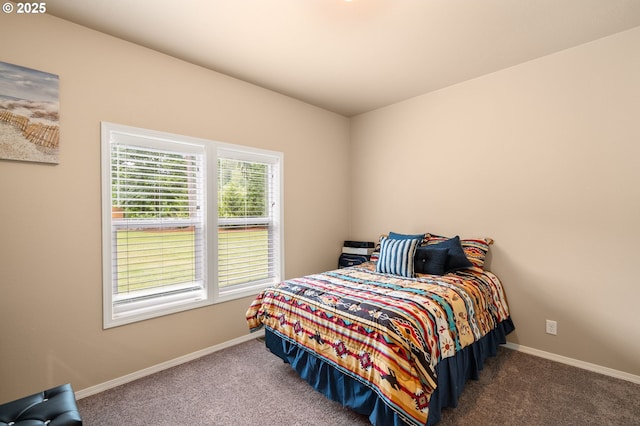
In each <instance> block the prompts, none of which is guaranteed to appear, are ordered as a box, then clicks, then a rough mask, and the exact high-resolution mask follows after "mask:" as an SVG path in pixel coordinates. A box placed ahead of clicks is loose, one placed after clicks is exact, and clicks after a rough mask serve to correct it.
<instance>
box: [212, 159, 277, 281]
mask: <svg viewBox="0 0 640 426" xmlns="http://www.w3.org/2000/svg"><path fill="white" fill-rule="evenodd" d="M272 168H273V165H272V164H268V163H265V162H260V161H245V160H238V159H235V158H225V157H222V158H219V159H218V286H219V287H220V288H221V289H222V288H225V287H231V286H241V285H252V284H256V283H260V282H268V280H269V279H273V278H274V276H275V275H276V273H275V269H276V268H275V265H276V264H277V262H276V257H277V255H278V254H277V253H278V251H279V250H278V249H277V248H276V247H275V244H274V241H276V239H275V238H274V229H275V226H274V208H273V207H274V205H275V203H274V201H273V200H274V199H275V185H274V182H275V179H274V172H273V170H272Z"/></svg>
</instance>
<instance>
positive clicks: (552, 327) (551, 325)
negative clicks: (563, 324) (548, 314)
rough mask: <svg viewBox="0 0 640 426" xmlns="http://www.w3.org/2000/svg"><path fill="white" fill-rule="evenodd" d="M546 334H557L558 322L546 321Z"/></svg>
mask: <svg viewBox="0 0 640 426" xmlns="http://www.w3.org/2000/svg"><path fill="white" fill-rule="evenodd" d="M547 334H553V335H554V336H555V335H557V334H558V322H557V321H553V320H547Z"/></svg>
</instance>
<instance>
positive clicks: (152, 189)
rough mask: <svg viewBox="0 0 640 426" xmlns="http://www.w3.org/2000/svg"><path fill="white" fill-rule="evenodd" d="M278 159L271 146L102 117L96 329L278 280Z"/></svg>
mask: <svg viewBox="0 0 640 426" xmlns="http://www.w3.org/2000/svg"><path fill="white" fill-rule="evenodd" d="M281 163H282V154H280V153H274V152H271V151H263V150H258V149H254V148H248V147H241V146H236V145H229V144H222V143H218V142H213V141H207V140H202V139H195V138H188V137H185V136H178V135H172V134H167V133H161V132H154V131H150V130H144V129H137V128H132V127H127V126H121V125H116V124H111V123H102V168H103V169H102V191H103V193H102V197H103V262H104V267H103V271H104V273H103V274H104V276H103V286H104V289H103V293H104V327H105V328H108V327H113V326H117V325H121V324H126V323H130V322H133V321H138V320H142V319H147V318H152V317H156V316H160V315H165V314H168V313H173V312H178V311H182V310H186V309H192V308H196V307H201V306H205V305H209V304H212V303H216V302H221V301H225V300H230V299H234V298H238V297H243V296H248V295H251V294H255V293H256V292H257V291H258V290H260V289H262V288H264V287H266V286H268V285H271V284H273V283H275V282H278V281H280V280H281V274H282V270H283V266H282V264H283V260H282V223H281V205H282V201H281V190H280V187H281V177H280V168H281V166H282V164H281ZM216 230H217V232H216Z"/></svg>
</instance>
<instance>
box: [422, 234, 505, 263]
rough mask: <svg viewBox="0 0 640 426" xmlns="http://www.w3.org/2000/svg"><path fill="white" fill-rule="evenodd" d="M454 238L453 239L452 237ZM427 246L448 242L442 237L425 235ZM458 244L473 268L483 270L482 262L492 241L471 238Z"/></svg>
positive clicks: (489, 239)
mask: <svg viewBox="0 0 640 426" xmlns="http://www.w3.org/2000/svg"><path fill="white" fill-rule="evenodd" d="M454 238H455V237H454ZM426 240H427V245H431V244H438V243H441V242H444V241H447V240H449V238H447V237H443V236H441V235H434V234H427V236H426ZM460 244H461V245H462V250H463V251H464V254H465V256H466V257H467V259H469V261H470V262H471V263H473V266H476V267H478V268H484V261H485V258H486V257H487V253H488V252H489V246H490V245H491V244H493V239H491V238H473V239H464V240H460Z"/></svg>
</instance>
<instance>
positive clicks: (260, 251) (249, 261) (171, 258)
mask: <svg viewBox="0 0 640 426" xmlns="http://www.w3.org/2000/svg"><path fill="white" fill-rule="evenodd" d="M218 239H219V243H218V258H219V261H218V265H219V273H218V275H219V276H220V283H219V285H220V287H221V288H223V287H225V286H232V285H236V284H241V283H245V282H249V281H253V280H257V279H263V278H267V277H268V275H269V256H268V253H269V250H268V241H269V231H268V229H266V228H249V229H244V230H226V229H220V230H219V233H218ZM117 247H118V249H117V250H118V253H117V280H118V281H117V282H118V293H125V292H129V291H135V290H146V289H151V288H154V287H163V286H169V285H175V284H183V283H189V282H192V281H195V280H197V279H199V277H196V276H195V273H196V268H195V264H194V263H195V255H196V253H195V247H196V244H195V231H194V230H193V228H188V229H180V230H170V231H158V230H135V231H129V230H121V231H117Z"/></svg>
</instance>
